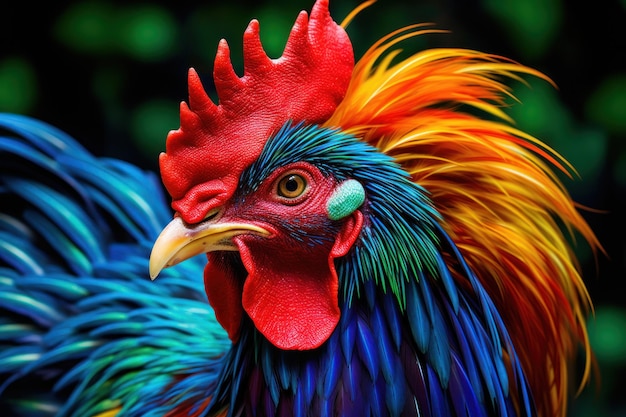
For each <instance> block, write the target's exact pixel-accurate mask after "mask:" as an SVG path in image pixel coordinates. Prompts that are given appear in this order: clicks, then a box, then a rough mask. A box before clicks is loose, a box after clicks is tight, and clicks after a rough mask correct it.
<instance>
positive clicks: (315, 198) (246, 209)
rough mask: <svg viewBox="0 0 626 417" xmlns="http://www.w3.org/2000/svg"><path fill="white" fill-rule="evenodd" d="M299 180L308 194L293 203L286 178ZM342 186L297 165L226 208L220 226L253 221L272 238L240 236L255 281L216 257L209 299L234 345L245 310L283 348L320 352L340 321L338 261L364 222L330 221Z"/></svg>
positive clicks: (353, 218) (209, 271)
mask: <svg viewBox="0 0 626 417" xmlns="http://www.w3.org/2000/svg"><path fill="white" fill-rule="evenodd" d="M293 174H296V175H298V176H300V177H301V178H303V179H304V180H305V182H306V188H305V190H304V192H302V193H301V194H300V195H298V196H295V197H293V198H291V197H285V196H283V195H281V194H280V191H279V189H280V183H281V180H282V179H283V178H285V177H286V176H291V175H293ZM336 185H337V183H336V181H335V180H334V179H333V178H330V177H324V176H323V175H322V174H321V173H320V171H319V170H318V169H317V168H315V167H314V166H312V165H310V164H307V163H296V164H291V165H288V166H286V167H283V168H280V169H278V170H276V171H275V172H274V173H272V174H271V175H270V176H269V177H268V178H267V179H266V180H265V181H264V182H263V183H262V184H261V185H260V186H259V188H258V189H257V190H256V191H255V192H253V193H252V194H249V195H246V196H245V198H241V197H238V196H237V195H236V196H234V198H233V200H231V201H230V202H229V203H227V204H226V205H225V206H224V209H223V210H224V211H223V214H222V215H221V216H220V218H219V221H220V222H231V221H232V222H246V223H252V224H255V225H257V226H260V227H262V228H264V229H266V230H267V231H269V232H270V236H259V235H255V234H245V235H239V236H237V237H235V238H234V243H235V244H236V246H237V247H238V248H239V253H240V256H241V261H242V263H243V266H244V267H245V270H246V271H247V277H246V276H241V275H244V274H243V273H242V271H237V268H236V267H233V266H232V265H228V264H227V262H225V259H228V258H226V257H224V254H223V253H220V252H212V253H209V254H208V259H209V263H208V265H207V267H206V269H205V287H206V291H207V295H208V298H209V302H210V303H211V305H212V306H213V308H214V309H215V313H216V316H217V319H218V320H219V321H220V323H221V324H222V325H223V326H224V328H225V329H226V330H227V331H228V334H229V336H230V338H231V339H232V340H234V341H235V340H237V338H238V335H239V326H240V323H241V319H242V317H243V314H244V311H245V312H246V313H247V314H248V315H249V316H250V318H251V319H252V321H253V323H254V325H255V326H256V328H257V329H258V330H259V331H260V332H261V333H262V334H263V335H264V336H265V337H266V338H267V339H268V340H269V341H270V342H271V343H273V344H274V345H275V346H277V347H279V348H281V349H298V350H307V349H314V348H316V347H319V346H320V345H321V344H322V343H324V342H325V341H326V340H327V339H328V337H329V336H330V334H331V333H332V332H333V330H334V329H335V326H336V325H337V322H338V321H339V316H340V310H339V301H338V286H339V284H338V279H337V273H336V271H335V265H334V259H335V258H337V257H341V256H344V255H346V254H347V253H348V251H349V250H350V248H351V247H352V245H353V244H354V242H355V241H356V238H357V237H358V235H359V233H360V230H361V226H362V223H363V218H362V214H361V213H360V212H359V211H355V212H354V213H353V214H352V215H350V216H348V217H347V218H345V219H341V220H335V221H333V220H330V219H329V218H328V214H327V212H326V204H327V201H328V199H329V197H330V196H331V194H332V192H333V191H334V189H335V187H336Z"/></svg>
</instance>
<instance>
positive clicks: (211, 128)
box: [160, 0, 354, 223]
mask: <svg viewBox="0 0 626 417" xmlns="http://www.w3.org/2000/svg"><path fill="white" fill-rule="evenodd" d="M243 55H244V74H243V77H239V76H237V74H235V71H234V70H233V67H232V64H231V62H230V51H229V48H228V44H227V43H226V41H225V40H222V41H221V42H220V43H219V46H218V49H217V54H216V57H215V65H214V70H213V78H214V82H215V88H216V90H217V95H218V97H219V105H216V104H214V103H213V101H211V99H210V98H209V97H208V95H207V94H206V92H205V90H204V88H203V87H202V83H201V82H200V78H199V77H198V74H197V73H196V72H195V71H194V70H193V69H190V70H189V106H188V105H187V104H186V103H184V102H183V103H181V108H180V128H179V129H178V130H175V131H171V132H170V133H169V135H168V137H167V143H166V153H163V154H161V156H160V167H161V176H162V178H163V182H164V184H165V187H166V188H167V190H168V192H169V193H170V195H171V196H172V199H173V202H172V207H173V208H174V210H176V211H177V212H178V213H179V214H180V215H181V216H182V217H183V220H185V221H186V222H188V223H196V222H199V221H201V220H202V219H203V218H204V217H205V215H206V214H207V213H208V212H209V211H210V210H211V209H213V208H215V207H218V206H220V205H221V204H222V203H223V202H224V201H226V200H227V199H228V198H230V197H231V196H232V194H233V193H234V191H235V189H236V187H237V183H238V179H239V176H240V175H241V173H242V171H243V170H244V169H245V168H246V167H247V166H249V165H250V164H251V163H252V162H253V161H254V160H255V159H256V158H258V156H259V155H260V153H261V150H262V148H263V145H264V144H265V141H266V140H267V139H268V136H269V135H271V134H272V133H273V132H275V131H276V130H277V129H278V128H280V127H281V126H282V125H283V124H284V123H285V122H286V121H288V120H292V121H295V122H300V121H306V122H308V123H322V122H324V121H326V120H327V119H328V118H329V117H330V116H331V115H332V113H333V112H334V110H335V108H336V107H337V105H338V104H339V102H340V101H341V100H342V99H343V96H344V94H345V92H346V89H347V87H348V83H349V82H350V77H351V75H352V69H353V66H354V57H353V53H352V46H351V44H350V40H349V38H348V35H347V34H346V32H345V31H344V29H343V28H342V27H341V26H339V25H338V24H337V23H335V22H334V21H333V20H332V18H331V16H330V13H329V10H328V0H318V1H317V2H316V3H315V5H314V6H313V9H312V10H311V17H310V19H308V17H307V13H306V12H304V11H303V12H300V14H299V15H298V18H297V20H296V22H295V24H294V26H293V28H292V30H291V34H290V35H289V39H288V41H287V44H286V46H285V50H284V52H283V55H282V56H281V57H280V58H278V59H270V58H269V57H268V56H267V55H266V53H265V51H264V50H263V47H262V45H261V40H260V38H259V23H258V22H257V21H256V20H253V21H251V22H250V24H249V25H248V28H247V29H246V31H245V33H244V37H243Z"/></svg>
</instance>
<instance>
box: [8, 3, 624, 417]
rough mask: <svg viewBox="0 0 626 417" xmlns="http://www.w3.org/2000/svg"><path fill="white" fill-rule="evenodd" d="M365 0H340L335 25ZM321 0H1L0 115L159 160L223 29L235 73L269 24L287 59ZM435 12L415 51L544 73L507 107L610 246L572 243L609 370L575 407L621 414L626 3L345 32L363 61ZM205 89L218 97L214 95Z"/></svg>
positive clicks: (416, 15) (362, 24) (393, 19)
mask: <svg viewBox="0 0 626 417" xmlns="http://www.w3.org/2000/svg"><path fill="white" fill-rule="evenodd" d="M359 3H360V2H359V1H357V0H345V1H342V0H332V1H331V12H332V13H333V16H335V18H336V19H337V20H338V21H340V20H341V19H343V17H344V16H346V15H347V14H348V13H349V12H350V11H351V10H352V9H353V8H354V7H356V6H357V4H359ZM311 4H312V0H306V1H305V0H294V1H287V0H264V1H261V2H253V1H252V0H231V1H228V2H219V3H217V2H210V1H206V2H165V1H154V2H146V1H125V2H123V1H121V0H75V1H67V2H46V3H44V4H37V5H35V4H32V3H29V2H16V3H12V5H11V7H10V8H9V7H8V5H5V10H3V13H2V17H1V20H2V24H1V25H0V39H1V42H0V111H10V112H17V113H25V114H30V115H33V116H35V117H38V118H40V119H43V120H45V121H48V122H50V123H52V124H54V125H56V126H58V127H60V128H62V129H64V130H66V131H67V132H69V133H70V134H72V135H73V136H74V137H76V138H77V139H79V140H81V141H82V142H83V143H84V144H85V146H86V147H88V148H89V149H90V150H91V151H92V152H94V153H95V154H97V155H102V156H115V157H118V158H122V159H126V160H131V161H133V162H135V163H136V164H138V165H140V166H142V167H144V168H146V169H152V170H156V169H158V166H157V156H158V153H159V152H160V151H162V150H163V149H164V139H165V136H166V134H167V132H168V131H169V130H170V129H175V128H177V127H178V103H179V102H180V101H181V100H184V99H185V98H186V71H187V69H188V68H189V67H191V66H193V67H195V68H196V69H197V70H198V71H199V73H200V74H201V76H202V78H203V79H204V82H205V86H206V87H207V89H209V90H210V89H211V81H210V80H211V77H210V74H211V68H212V61H213V57H214V55H215V51H216V47H217V42H218V40H219V39H221V38H225V39H227V40H228V42H229V44H230V46H231V51H232V60H233V63H234V67H235V69H236V70H238V71H240V70H241V68H242V62H241V60H242V58H241V53H240V51H241V36H242V33H243V30H244V29H245V26H246V25H247V23H248V22H249V20H250V19H251V18H253V17H254V18H257V19H258V20H259V21H260V23H261V38H262V41H263V43H264V47H265V49H266V52H267V53H268V55H269V56H270V57H273V58H275V57H278V56H280V54H281V52H282V49H283V46H284V43H285V40H286V38H287V35H288V33H289V29H290V28H291V25H292V24H293V21H294V20H295V17H296V14H297V12H298V11H299V10H302V9H305V10H308V9H310V7H311ZM417 22H432V23H434V24H435V25H436V27H438V28H443V29H448V30H450V33H449V34H445V35H432V36H427V37H420V38H418V39H413V40H411V41H408V42H406V43H405V45H403V48H405V49H406V53H411V52H415V51H417V50H419V49H423V48H431V47H440V46H454V47H466V48H471V49H479V50H483V51H486V52H491V53H495V54H499V55H503V56H507V57H509V58H512V59H515V60H517V61H520V62H522V63H524V64H527V65H530V66H532V67H534V68H537V69H539V70H540V71H542V72H544V73H545V74H547V75H548V76H549V77H551V79H552V80H554V82H555V84H556V85H557V86H558V87H557V88H554V87H553V86H552V85H550V84H549V83H547V82H545V81H541V80H528V85H523V84H521V83H520V85H515V86H514V91H515V95H516V97H517V98H518V99H519V101H520V103H518V104H514V105H512V106H511V108H510V109H509V112H510V114H511V116H512V117H513V118H514V119H515V120H516V122H517V123H518V125H519V127H521V128H522V129H525V130H527V131H529V132H530V133H532V134H534V135H536V136H537V137H539V138H541V139H542V140H544V141H546V142H547V143H548V145H549V146H551V147H553V148H554V149H556V150H557V151H558V152H559V153H561V154H562V155H563V156H565V157H566V158H567V159H568V160H569V161H570V162H571V163H572V164H573V166H574V167H575V169H576V171H577V173H578V176H575V177H574V178H573V179H570V178H567V177H566V176H565V175H563V176H562V177H563V181H564V183H565V184H566V186H567V187H568V189H569V190H570V192H571V193H572V196H573V197H574V198H575V199H576V200H577V201H579V202H580V203H581V207H582V208H583V210H584V214H585V216H586V218H587V219H588V221H589V222H590V224H591V226H592V227H593V228H594V230H596V231H597V233H598V236H599V238H600V240H601V241H602V243H603V245H604V246H605V249H606V252H607V256H605V255H604V254H596V256H594V254H591V253H590V252H589V250H588V248H584V247H577V248H576V250H577V254H578V255H580V257H581V262H582V267H583V269H584V271H585V276H586V280H587V284H588V286H589V290H590V293H591V297H592V299H593V300H594V303H595V306H596V311H595V316H594V317H592V318H591V319H590V322H589V334H590V336H591V341H592V344H593V347H594V349H595V352H596V355H597V362H598V365H599V369H600V374H601V378H600V379H596V378H594V383H593V386H594V387H589V388H588V389H586V390H584V391H583V393H582V395H581V396H580V397H579V398H578V399H577V400H576V401H575V403H574V406H573V407H572V410H571V413H570V414H571V416H575V417H585V416H591V415H592V416H594V417H617V416H626V399H625V398H624V396H623V392H622V391H623V388H622V386H623V385H622V384H623V381H624V378H626V348H625V347H626V309H625V303H624V296H625V295H626V294H625V292H624V290H623V280H624V278H625V275H626V260H625V258H626V238H625V236H626V66H625V63H624V62H623V61H624V60H623V54H624V51H626V33H625V30H626V29H624V28H626V0H604V1H603V2H598V3H595V4H591V3H589V2H587V3H576V2H566V1H565V0H422V1H413V2H406V0H379V1H378V3H376V4H374V5H373V6H371V7H370V8H368V9H366V10H365V11H363V12H361V14H359V15H358V16H357V18H356V19H354V20H353V22H352V23H351V24H350V26H349V27H348V32H349V34H350V36H351V38H352V41H353V43H354V49H355V55H356V56H357V58H358V57H359V56H360V55H361V54H362V53H363V52H364V51H365V49H366V48H367V47H368V46H369V45H371V44H372V43H373V42H375V41H376V40H377V39H379V38H380V37H381V36H383V35H385V34H387V33H389V32H390V31H392V30H394V29H397V28H399V27H402V26H405V25H408V24H412V23H417ZM209 93H210V95H214V93H213V92H212V91H209Z"/></svg>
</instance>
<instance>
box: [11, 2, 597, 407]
mask: <svg viewBox="0 0 626 417" xmlns="http://www.w3.org/2000/svg"><path fill="white" fill-rule="evenodd" d="M370 3H371V2H366V3H364V4H363V5H362V6H361V7H359V8H357V9H356V10H355V11H354V12H353V13H351V14H350V15H349V16H348V17H347V18H346V19H345V20H344V21H343V22H342V23H341V24H337V23H335V21H334V20H333V19H332V18H331V16H330V13H329V9H328V0H317V1H316V2H315V4H314V5H313V8H312V10H311V12H310V16H309V15H308V14H307V13H306V12H304V11H303V12H301V13H300V14H299V16H298V18H297V19H296V21H295V24H294V26H293V28H292V30H291V33H290V36H289V39H288V41H287V44H286V47H285V50H284V53H283V55H282V56H281V57H280V58H278V59H270V58H268V57H267V55H266V54H265V53H264V51H263V48H262V45H261V42H260V38H259V30H260V29H259V23H258V22H257V21H256V20H252V21H251V23H250V24H249V26H248V28H247V29H246V31H245V33H244V43H243V53H244V71H243V76H241V77H240V76H238V75H237V74H236V73H235V71H234V70H233V68H232V65H231V63H230V58H229V47H228V44H227V43H226V41H224V40H223V41H221V42H220V43H219V46H218V50H217V55H216V58H215V65H214V74H213V82H214V85H215V88H216V91H217V95H218V97H219V102H218V103H217V104H216V103H214V102H213V101H212V100H211V99H210V98H209V96H208V95H207V93H206V91H205V89H204V87H203V85H202V83H201V80H200V76H199V75H198V74H197V73H196V71H195V70H193V69H190V70H189V74H188V83H189V100H188V104H187V103H186V102H183V103H182V104H181V109H180V117H181V125H180V128H179V129H177V130H174V131H172V132H170V133H169V135H168V137H167V141H166V149H165V152H164V153H162V154H161V156H160V159H159V162H160V174H161V178H160V180H159V178H158V177H157V176H156V175H154V174H152V173H150V172H145V171H143V170H141V169H139V168H137V167H135V166H133V165H131V164H129V163H127V162H123V161H120V160H115V159H103V158H97V157H95V156H93V155H91V154H89V153H88V152H87V151H86V150H85V149H84V148H83V147H81V145H79V144H78V143H77V142H76V141H75V140H74V139H73V138H71V137H69V136H68V135H67V134H65V133H64V132H62V131H59V130H58V129H56V128H54V127H53V126H50V125H48V124H46V123H44V122H41V121H38V120H33V119H30V118H28V117H24V116H18V115H10V114H3V115H1V116H0V128H1V129H2V131H3V132H4V133H3V136H2V138H1V141H0V161H1V163H2V173H1V177H0V192H1V193H2V200H3V201H5V202H7V201H8V202H10V203H11V204H4V203H3V214H2V215H1V216H0V236H1V240H0V243H1V244H0V261H1V264H0V300H1V304H0V311H1V312H2V316H1V317H2V318H1V321H0V343H1V345H0V346H1V347H2V350H1V351H0V377H1V379H0V384H1V385H0V404H2V409H3V410H9V412H10V415H18V416H27V415H54V416H81V417H83V416H97V417H113V416H432V417H435V416H436V417H442V416H529V417H530V416H544V417H561V416H565V415H566V412H567V406H568V403H569V401H570V399H571V394H572V393H573V391H574V389H573V388H572V385H574V384H576V383H578V384H579V386H580V387H582V386H584V384H585V383H586V382H587V381H588V379H589V374H590V370H591V367H592V352H591V349H590V346H589V341H588V337H587V333H586V328H585V319H586V316H587V314H588V313H589V311H590V308H591V301H590V299H589V296H588V293H587V291H586V289H585V285H584V283H583V281H582V277H581V275H580V270H579V267H578V265H577V262H576V259H575V257H574V255H573V251H572V249H571V245H570V242H571V236H574V235H580V236H582V237H583V238H584V240H586V241H587V242H588V243H589V244H590V245H591V247H592V248H594V249H595V250H598V249H601V247H600V244H599V242H598V241H597V239H596V237H595V235H594V233H593V231H592V230H591V229H590V228H589V226H588V225H587V224H586V222H585V220H584V219H583V217H582V216H581V215H580V213H579V212H578V211H577V208H576V205H575V203H574V202H573V201H572V199H571V198H570V196H569V195H568V194H567V191H566V189H565V187H564V186H563V184H562V183H561V182H560V180H559V177H558V176H557V174H556V172H557V171H559V170H560V171H562V172H564V173H565V174H568V175H571V174H572V173H573V172H574V169H573V167H571V166H570V165H569V164H568V163H567V161H565V160H564V159H563V158H561V157H560V156H559V155H558V154H557V153H556V152H554V151H553V150H551V149H550V148H549V147H547V146H546V145H545V144H543V143H541V142H540V141H539V140H538V139H536V138H534V137H532V136H530V135H529V134H526V133H524V132H522V131H520V130H518V129H517V128H515V127H514V126H513V124H512V121H511V120H510V119H509V118H508V116H507V115H506V113H505V112H504V111H503V110H502V108H503V106H505V105H506V102H507V100H508V99H510V98H512V97H513V96H512V92H511V90H510V88H509V87H508V85H507V83H506V82H507V81H508V80H521V79H522V77H523V76H535V77H539V78H542V79H544V80H546V82H550V80H549V79H548V78H547V77H546V76H545V75H543V74H542V73H540V72H538V71H536V70H534V69H531V68H528V67H526V66H523V65H521V64H518V63H516V62H513V61H511V60H508V59H505V58H502V57H499V56H493V55H489V54H485V53H481V52H478V51H473V50H466V49H452V48H442V49H430V50H425V51H422V52H418V53H416V54H414V55H412V56H410V57H408V58H405V59H399V58H398V44H399V43H401V42H402V41H404V40H406V39H408V38H412V37H415V36H424V35H427V34H428V33H432V32H436V30H435V29H432V28H430V27H429V26H426V25H419V24H418V25H413V26H409V27H405V28H401V29H399V30H397V31H395V32H393V33H391V34H389V35H388V36H386V37H384V38H382V39H381V40H380V41H378V42H376V43H375V44H374V45H373V46H372V47H371V48H370V49H369V50H368V51H367V52H365V54H364V55H363V56H362V57H361V58H360V60H358V62H356V63H355V62H354V57H353V52H352V47H351V43H350V40H349V38H348V35H347V33H346V31H345V28H346V26H347V25H348V23H349V22H350V21H351V19H352V18H353V17H354V16H355V15H356V14H357V13H358V12H359V11H360V10H361V9H362V8H363V7H366V6H369V4H370ZM161 181H162V184H163V185H164V186H165V190H166V191H167V194H169V198H168V197H166V196H165V195H164V193H162V191H161V190H162V188H161ZM169 202H171V208H172V209H173V211H174V213H173V215H172V212H171V210H170V208H169V207H168V203H169ZM203 254H206V256H205V255H203ZM148 273H149V275H148ZM157 276H159V278H158V280H157V281H154V282H153V281H151V280H150V279H149V277H151V278H152V279H155V278H156V277H157ZM581 352H582V354H583V356H584V358H585V360H584V365H585V366H584V368H583V369H582V373H581V375H576V370H575V368H574V366H573V365H574V362H575V360H576V359H577V357H578V355H579V354H580V353H581ZM575 379H578V381H576V380H575Z"/></svg>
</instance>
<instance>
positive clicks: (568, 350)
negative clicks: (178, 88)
mask: <svg viewBox="0 0 626 417" xmlns="http://www.w3.org/2000/svg"><path fill="white" fill-rule="evenodd" d="M435 32H440V31H438V30H434V29H431V28H427V27H426V26H425V25H413V26H409V27H406V28H403V29H400V30H398V31H396V32H393V33H391V34H390V35H388V36H386V37H384V38H382V39H381V40H380V41H379V42H377V43H376V44H374V45H373V46H372V47H371V48H370V49H369V50H368V51H367V52H366V53H365V55H364V56H363V57H362V58H361V60H360V61H359V62H358V63H357V64H356V66H355V70H354V73H353V77H352V81H351V83H350V86H349V88H348V91H347V93H346V96H345V98H344V100H343V101H342V103H341V104H340V105H339V106H338V108H337V110H336V111H335V113H334V114H333V116H332V117H331V118H330V119H329V120H328V121H327V122H326V123H325V126H329V127H340V128H341V129H342V130H344V131H345V132H347V133H351V134H354V135H355V136H357V137H360V138H361V139H363V140H365V141H366V142H368V143H370V144H372V145H374V146H376V147H377V148H378V149H380V150H381V151H382V152H384V153H386V154H387V155H390V156H392V157H394V158H395V159H396V161H398V162H399V163H400V164H401V165H402V167H403V168H404V169H406V170H407V171H408V172H409V173H410V174H411V176H412V179H413V181H414V182H416V183H417V184H419V185H420V186H422V187H423V188H424V189H425V190H426V192H427V193H428V194H429V197H430V198H431V199H432V201H433V203H434V205H435V208H436V209H437V210H438V211H439V213H441V216H442V226H443V228H444V230H445V232H446V233H447V234H448V235H449V236H451V238H452V240H453V242H454V244H455V245H456V246H457V247H458V248H459V250H460V252H461V254H462V256H463V258H464V259H465V260H466V261H467V264H468V266H469V268H470V269H471V270H473V271H474V272H475V273H476V276H477V278H478V280H479V281H480V282H481V284H482V285H483V286H484V287H485V289H486V290H487V293H488V294H489V296H490V297H491V298H492V299H493V301H494V303H495V305H496V307H497V309H498V310H499V311H500V314H501V316H502V319H503V320H504V323H505V324H506V327H507V328H508V331H509V334H510V337H511V340H512V342H513V344H514V346H515V347H516V351H517V352H518V354H519V356H520V360H521V363H522V366H523V369H524V372H525V373H526V375H527V378H528V382H529V385H530V387H531V391H532V394H533V396H534V397H535V400H536V402H537V404H538V409H539V412H540V415H543V416H552V415H556V416H563V415H565V413H566V404H567V401H568V399H569V397H568V393H569V392H570V387H569V386H568V384H569V382H570V381H568V379H567V377H566V372H567V370H568V366H570V365H569V364H570V363H571V360H572V359H573V358H574V357H575V355H576V354H577V353H578V349H579V347H580V346H582V349H583V351H584V353H585V357H586V366H585V369H584V373H583V375H582V376H581V386H582V385H583V384H585V383H586V382H587V381H588V379H589V373H590V368H591V366H592V353H591V350H590V346H589V340H588V337H587V333H586V329H585V317H586V315H587V314H588V313H589V312H590V311H591V308H592V306H591V301H590V299H589V296H588V294H587V291H586V289H585V286H584V284H583V281H582V278H581V276H580V269H579V267H578V264H577V262H576V259H575V257H574V254H573V251H572V246H571V245H572V242H573V241H574V238H575V237H576V236H577V235H580V236H582V237H583V240H585V241H587V242H588V243H589V245H590V246H591V247H592V249H593V250H594V252H597V251H598V250H600V251H601V250H602V248H601V246H600V244H599V242H598V241H597V239H596V237H595V236H594V234H593V232H592V231H591V229H590V228H589V226H588V225H587V224H586V222H585V221H584V219H583V217H582V216H581V214H580V213H579V212H578V210H577V206H576V204H575V203H574V202H573V201H572V199H571V197H570V196H569V195H568V193H567V191H566V189H565V187H564V185H563V184H562V183H561V182H560V180H559V177H558V176H557V174H556V173H555V172H556V171H557V170H558V171H561V172H563V173H565V174H566V175H568V176H570V177H573V176H574V175H575V170H574V168H573V167H572V166H571V165H570V164H569V163H568V162H567V161H566V160H564V159H563V158H562V157H561V156H559V155H558V154H557V153H556V152H555V151H554V150H552V149H550V148H549V147H548V146H547V145H545V144H544V143H542V142H541V141H540V140H538V139H536V138H534V137H532V136H531V135H529V134H527V133H524V132H522V131H520V130H519V129H517V128H515V127H514V125H513V122H512V120H511V119H510V118H509V117H508V116H507V114H506V113H505V111H504V109H503V108H504V107H505V106H506V104H507V101H508V100H513V99H514V96H513V93H512V90H511V87H510V86H509V85H508V84H507V82H508V81H511V80H512V81H523V76H528V75H530V76H535V77H539V78H541V79H543V80H545V81H546V82H551V80H550V79H549V78H548V77H546V76H545V75H544V74H542V73H540V72H538V71H536V70H534V69H531V68H528V67H526V66H523V65H520V64H518V63H516V62H514V61H511V60H508V59H505V58H502V57H499V56H494V55H489V54H485V53H481V52H477V51H472V50H465V49H451V48H440V49H430V50H426V51H423V52H419V53H417V54H415V55H412V56H411V57H409V58H407V59H404V60H400V61H399V62H395V61H398V60H397V59H396V58H397V55H398V53H399V50H398V49H396V46H397V44H398V43H399V42H401V41H404V40H406V39H408V38H411V37H415V36H420V35H424V34H427V33H435ZM394 60H395V61H394ZM479 116H480V117H479ZM451 274H452V276H453V277H454V279H455V280H456V283H457V285H459V286H461V287H467V286H468V285H469V283H468V282H467V279H466V278H464V277H463V276H461V275H459V274H456V273H455V271H454V270H452V271H451ZM415 301H417V300H416V299H415V298H414V297H413V303H412V304H411V305H410V306H409V307H410V308H409V311H412V310H413V309H415V308H416V307H417V306H418V305H417V304H415ZM412 314H415V313H412ZM520 317H523V319H522V320H520ZM413 331H414V333H415V334H416V340H423V339H424V337H427V335H426V334H425V333H424V331H423V330H421V329H419V327H415V326H414V328H413ZM538 338H541V339H542V340H543V341H544V343H537V340H538ZM455 377H457V378H461V376H457V375H455ZM469 377H470V378H473V377H472V376H471V375H470V376H469ZM459 380H460V381H461V382H463V383H465V382H464V380H463V379H459Z"/></svg>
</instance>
